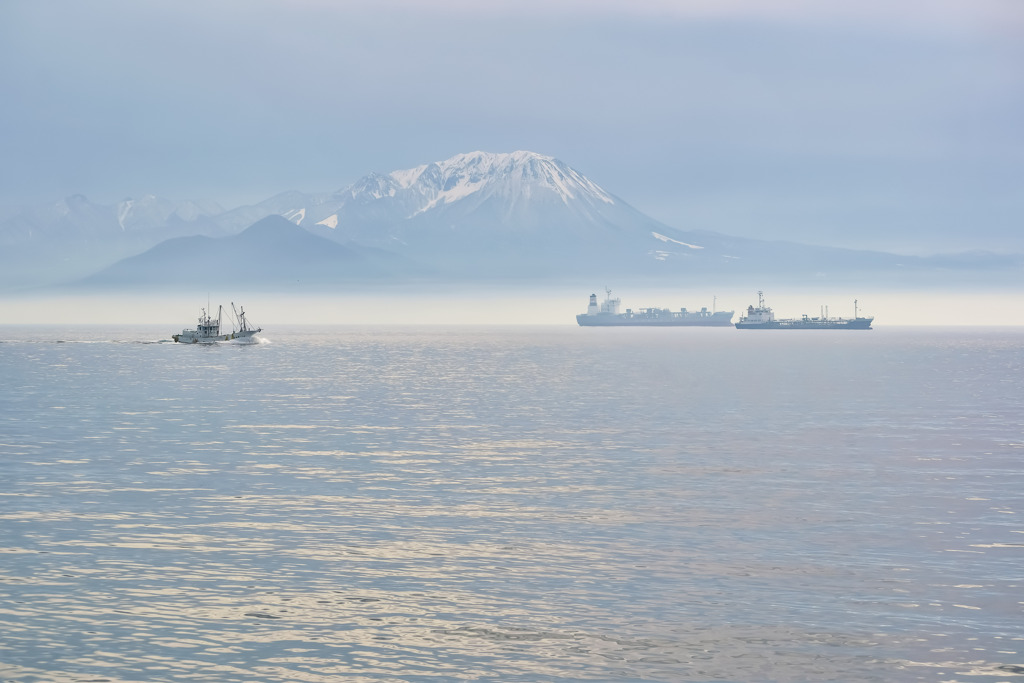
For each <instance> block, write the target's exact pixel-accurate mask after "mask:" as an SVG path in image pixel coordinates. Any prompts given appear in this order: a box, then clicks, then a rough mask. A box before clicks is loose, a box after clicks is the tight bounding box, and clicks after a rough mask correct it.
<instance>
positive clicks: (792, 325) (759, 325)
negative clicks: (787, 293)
mask: <svg viewBox="0 0 1024 683" xmlns="http://www.w3.org/2000/svg"><path fill="white" fill-rule="evenodd" d="M873 320H874V318H856V319H853V320H842V319H837V320H814V319H810V320H803V319H801V320H796V319H793V320H772V321H771V322H738V323H736V329H737V330H870V329H871V322H872V321H873Z"/></svg>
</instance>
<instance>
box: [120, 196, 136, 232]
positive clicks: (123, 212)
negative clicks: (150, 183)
mask: <svg viewBox="0 0 1024 683" xmlns="http://www.w3.org/2000/svg"><path fill="white" fill-rule="evenodd" d="M133 204H135V200H133V199H126V200H125V201H123V202H122V203H121V206H120V207H118V211H117V224H118V225H120V226H121V232H124V229H125V228H124V219H125V218H128V214H130V213H131V212H132V205H133Z"/></svg>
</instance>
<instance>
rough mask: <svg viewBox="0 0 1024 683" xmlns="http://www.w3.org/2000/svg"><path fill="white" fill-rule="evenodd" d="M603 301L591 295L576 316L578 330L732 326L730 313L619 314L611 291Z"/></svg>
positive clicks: (644, 310)
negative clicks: (600, 301) (584, 311)
mask: <svg viewBox="0 0 1024 683" xmlns="http://www.w3.org/2000/svg"><path fill="white" fill-rule="evenodd" d="M604 291H605V294H606V298H605V300H604V302H603V303H601V304H598V303H597V295H596V294H591V295H590V305H589V306H587V312H586V313H581V314H579V315H577V316H576V322H577V323H579V325H580V327H728V326H730V325H732V314H733V311H717V312H716V311H714V310H710V311H709V310H708V309H707V308H706V307H705V308H702V309H700V310H699V311H689V310H687V309H685V308H680V309H679V310H678V311H673V310H671V309H668V308H639V309H637V310H635V311H634V310H633V309H632V308H627V309H626V312H625V313H622V312H620V301H619V299H613V298H612V290H610V289H605V290H604Z"/></svg>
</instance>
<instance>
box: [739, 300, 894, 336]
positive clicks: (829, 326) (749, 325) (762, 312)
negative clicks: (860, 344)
mask: <svg viewBox="0 0 1024 683" xmlns="http://www.w3.org/2000/svg"><path fill="white" fill-rule="evenodd" d="M873 321H874V317H870V318H861V317H859V316H858V315H857V300H856V299H854V300H853V317H852V318H830V317H828V309H827V308H826V309H824V310H823V311H822V313H821V316H820V317H817V318H811V317H809V316H806V315H805V316H803V317H801V318H776V317H775V313H774V312H773V311H772V309H771V308H770V307H769V306H766V305H765V303H764V292H758V293H757V306H748V307H747V314H746V315H745V316H743V317H741V318H740V319H739V322H737V323H736V329H737V330H870V329H871V323H872V322H873Z"/></svg>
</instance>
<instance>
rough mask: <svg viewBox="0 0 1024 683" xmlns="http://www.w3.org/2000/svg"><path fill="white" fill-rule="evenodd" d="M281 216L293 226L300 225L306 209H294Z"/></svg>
mask: <svg viewBox="0 0 1024 683" xmlns="http://www.w3.org/2000/svg"><path fill="white" fill-rule="evenodd" d="M282 215H283V216H284V217H285V218H287V219H288V220H290V221H291V222H293V223H295V225H302V221H303V220H305V218H306V209H295V210H293V211H289V212H287V213H285V214H282Z"/></svg>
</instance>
